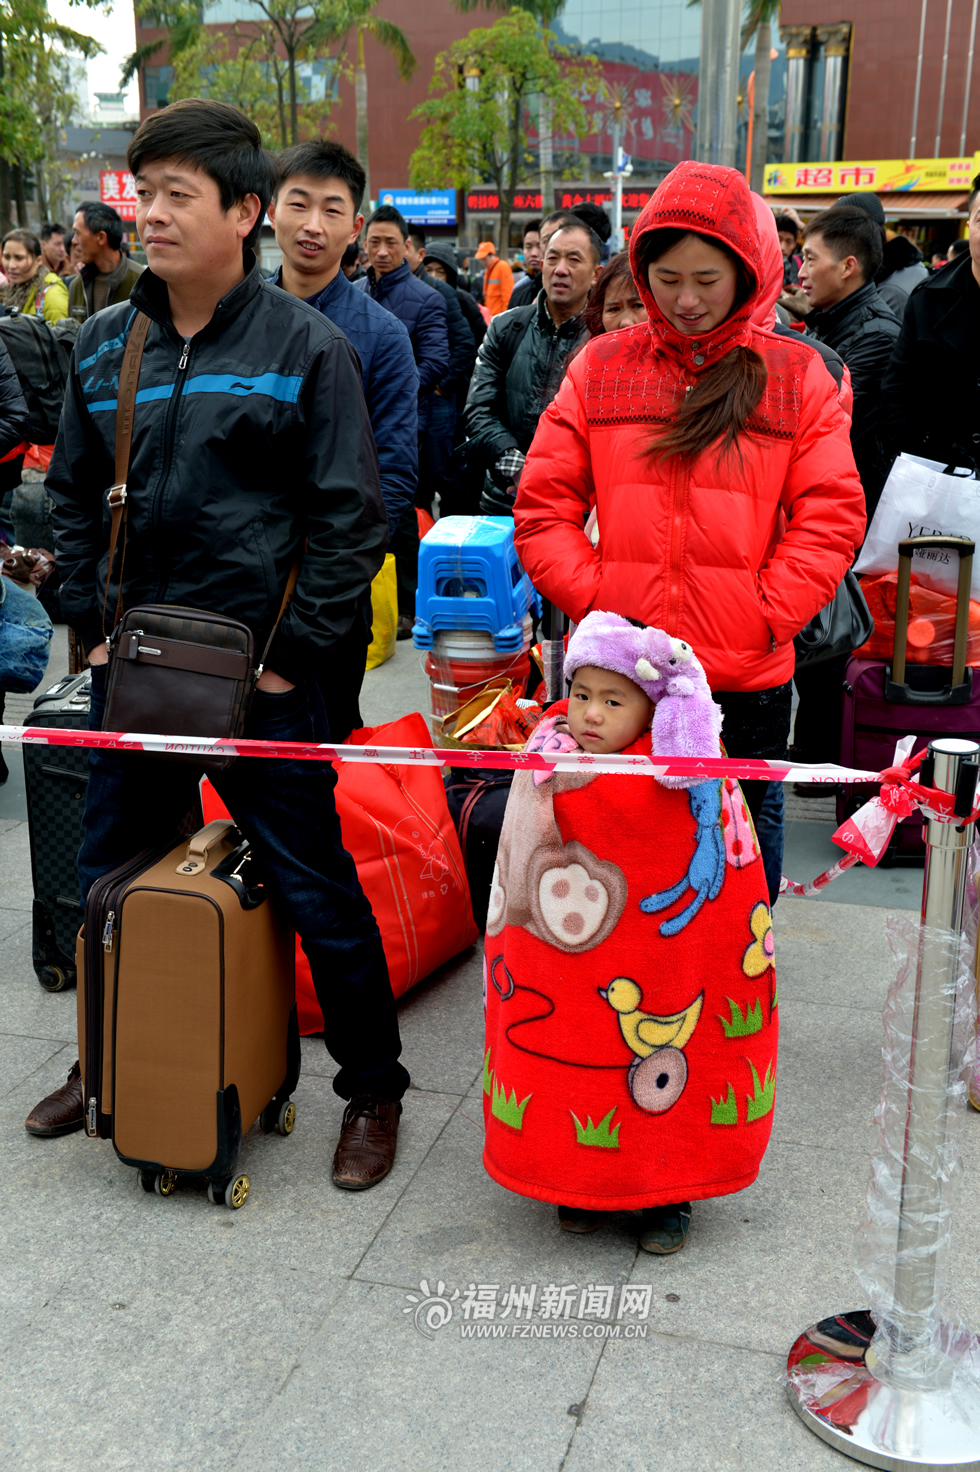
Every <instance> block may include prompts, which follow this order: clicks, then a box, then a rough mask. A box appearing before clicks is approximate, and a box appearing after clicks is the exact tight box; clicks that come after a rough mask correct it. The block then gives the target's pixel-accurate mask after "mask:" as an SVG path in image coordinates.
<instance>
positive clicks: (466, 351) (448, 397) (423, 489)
mask: <svg viewBox="0 0 980 1472" xmlns="http://www.w3.org/2000/svg"><path fill="white" fill-rule="evenodd" d="M425 253H426V247H425V231H424V230H420V229H419V227H418V226H417V225H413V226H412V227H411V229H410V230H409V232H408V236H407V239H406V241H405V259H406V261H407V262H408V265H409V269H410V270H411V272H412V274H413V275H414V276H416V277H417V278H418V280H419V281H424V282H425V284H426V286H430V287H431V288H432V290H433V291H437V292H438V293H439V295H440V296H441V297H442V299H443V301H444V302H445V303H446V320H447V326H448V329H449V367H448V369H447V370H446V372H445V374H444V375H443V376H442V378H440V379H439V380H438V381H437V383H436V385H435V388H434V389H433V393H432V402H431V404H430V406H429V414H428V424H427V426H426V430H425V433H424V434H423V435H421V436H420V438H419V484H418V493H417V495H416V505H418V506H419V507H421V508H422V510H423V511H428V512H430V513H431V512H432V511H433V509H434V508H433V501H434V499H435V497H436V496H438V497H439V507H440V515H442V516H448V515H449V514H450V513H451V512H452V511H454V510H459V509H460V508H459V507H458V506H455V505H454V502H456V500H457V498H458V490H457V486H456V476H455V473H454V471H453V445H454V444H455V441H456V417H457V412H458V410H459V409H461V408H462V405H463V404H465V403H466V394H467V391H468V390H469V386H470V376H471V374H472V372H473V364H474V363H475V362H476V340H475V338H474V336H473V333H472V332H471V331H470V327H469V323H468V322H467V320H466V318H465V316H464V315H463V309H462V307H461V306H460V303H459V298H458V296H457V295H456V288H455V287H454V286H450V284H449V283H448V281H443V280H440V278H439V277H438V276H430V275H429V273H428V272H427V271H426V269H425ZM473 305H474V308H475V309H476V311H477V312H479V310H480V309H479V307H477V306H476V303H475V302H474V303H473Z"/></svg>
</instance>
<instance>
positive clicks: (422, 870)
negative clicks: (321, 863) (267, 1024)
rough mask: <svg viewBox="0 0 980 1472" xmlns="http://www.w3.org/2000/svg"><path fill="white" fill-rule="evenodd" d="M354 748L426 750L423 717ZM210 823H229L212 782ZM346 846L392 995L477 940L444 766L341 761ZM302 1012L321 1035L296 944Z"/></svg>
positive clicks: (207, 808)
mask: <svg viewBox="0 0 980 1472" xmlns="http://www.w3.org/2000/svg"><path fill="white" fill-rule="evenodd" d="M349 741H350V743H351V744H354V745H358V746H361V745H373V744H375V743H376V744H377V745H378V746H407V747H418V746H428V744H429V728H428V726H427V725H426V723H425V718H424V717H423V716H421V715H419V714H418V712H414V713H413V714H412V715H407V716H402V717H401V719H400V720H397V721H392V722H391V723H390V724H388V725H386V726H375V727H373V728H365V729H363V730H360V731H352V732H351V734H350V737H349ZM201 798H202V802H203V807H204V814H205V817H206V818H217V817H222V816H226V809H225V807H224V806H223V804H222V802H221V800H220V798H219V797H218V794H217V793H216V792H215V790H214V788H213V787H212V786H211V784H210V783H209V782H205V783H203V784H202V792H201ZM335 800H336V803H337V815H338V817H339V818H340V828H341V833H342V835H343V840H344V847H345V848H346V849H347V851H348V853H349V854H351V855H352V857H353V859H354V862H355V863H356V865H357V873H358V878H359V879H360V881H361V886H362V888H363V890H364V893H365V894H366V895H367V898H368V902H369V903H370V905H371V908H372V910H373V911H374V914H375V918H376V919H377V922H378V928H379V930H380V931H381V941H382V944H383V945H384V951H385V958H386V959H387V962H388V973H389V975H390V977H391V989H392V991H393V993H394V994H395V996H396V997H400V996H401V995H402V994H403V992H407V991H408V989H409V987H412V986H414V985H415V983H416V982H417V981H421V980H422V979H423V978H424V977H426V976H429V975H431V973H432V972H433V971H435V969H436V967H438V966H441V965H442V964H443V963H444V962H445V961H450V960H452V958H453V956H458V955H459V953H460V951H464V950H466V948H467V946H471V945H472V944H473V942H474V941H475V940H476V938H477V929H476V926H475V925H474V923H473V914H472V910H471V908H470V891H469V885H468V884H467V881H466V870H465V868H464V866H463V856H462V854H461V853H460V848H459V839H458V838H457V836H456V829H455V827H454V826H453V820H452V818H451V817H450V816H449V808H448V806H447V803H446V791H445V788H444V786H443V781H442V772H441V770H440V768H439V767H423V766H418V767H416V766H411V767H396V766H388V765H384V764H381V763H377V764H375V763H371V764H367V763H365V764H363V765H361V764H360V763H355V762H350V763H347V762H345V763H341V764H340V765H339V766H338V768H337V786H336V789H335ZM296 1005H297V1008H298V1011H299V1028H300V1032H301V1033H302V1034H303V1035H304V1036H307V1035H308V1034H310V1033H315V1032H321V1031H322V1030H323V1014H322V1013H321V1011H320V1006H319V1003H318V1002H317V999H316V993H315V991H314V990H313V978H312V976H311V975H310V963H309V961H308V960H307V958H306V952H305V951H304V950H303V947H302V943H301V941H300V940H299V939H298V938H297V941H296Z"/></svg>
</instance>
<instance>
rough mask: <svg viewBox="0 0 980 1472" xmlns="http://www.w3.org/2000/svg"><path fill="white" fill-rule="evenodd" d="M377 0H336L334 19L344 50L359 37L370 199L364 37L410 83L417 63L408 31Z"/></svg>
mask: <svg viewBox="0 0 980 1472" xmlns="http://www.w3.org/2000/svg"><path fill="white" fill-rule="evenodd" d="M376 4H377V0H337V4H336V7H335V15H334V18H333V21H332V25H333V29H334V35H335V36H336V38H337V39H338V40H339V41H340V46H341V50H343V49H344V48H345V47H346V45H347V43H348V41H349V40H350V37H351V35H352V34H356V36H357V56H356V61H355V63H354V113H355V118H356V126H357V157H358V161H359V162H360V165H361V167H362V168H363V170H364V173H365V175H366V178H367V189H366V194H367V198H368V199H370V198H371V170H370V166H369V162H368V85H367V67H366V66H365V64H364V37H365V36H370V37H371V38H372V39H373V40H375V41H377V43H378V45H379V46H383V47H384V48H385V50H386V51H390V52H391V54H392V56H394V58H395V61H396V62H397V64H398V75H399V76H400V77H401V79H402V81H403V82H407V81H408V80H409V79H410V78H411V77H412V76H413V75H414V73H415V68H416V67H417V66H418V62H417V61H416V60H415V57H414V55H413V54H412V48H411V47H410V46H409V44H408V38H407V36H406V35H405V32H404V31H403V30H401V28H400V27H399V26H396V25H394V24H393V23H392V22H391V21H390V20H385V19H384V17H383V16H380V15H375V14H374V7H375V5H376Z"/></svg>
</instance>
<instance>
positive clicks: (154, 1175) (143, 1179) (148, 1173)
mask: <svg viewBox="0 0 980 1472" xmlns="http://www.w3.org/2000/svg"><path fill="white" fill-rule="evenodd" d="M136 1177H137V1180H138V1181H139V1183H140V1185H141V1186H142V1187H143V1190H144V1191H146V1193H147V1194H148V1195H149V1196H171V1195H173V1193H174V1191H175V1190H176V1188H177V1172H176V1171H175V1170H139V1171H137V1172H136Z"/></svg>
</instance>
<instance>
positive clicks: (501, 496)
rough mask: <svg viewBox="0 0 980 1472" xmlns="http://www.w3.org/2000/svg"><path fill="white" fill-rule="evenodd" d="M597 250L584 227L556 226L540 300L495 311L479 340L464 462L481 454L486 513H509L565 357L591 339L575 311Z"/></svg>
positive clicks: (596, 260) (593, 236) (589, 281)
mask: <svg viewBox="0 0 980 1472" xmlns="http://www.w3.org/2000/svg"><path fill="white" fill-rule="evenodd" d="M601 254H602V245H601V243H600V241H599V237H598V236H597V235H596V234H595V232H594V231H593V230H590V229H589V227H588V225H584V224H582V223H581V222H578V223H576V224H569V225H566V226H564V227H563V228H560V229H558V230H556V231H555V233H554V234H553V235H552V236H551V238H550V240H549V241H548V248H547V250H546V252H545V257H544V263H543V266H542V270H541V280H542V284H543V290H542V291H541V292H540V294H539V295H538V298H537V300H536V301H535V302H533V303H532V304H531V306H529V307H515V308H514V309H513V310H512V311H507V312H502V313H501V314H500V316H499V317H495V318H494V319H493V321H492V322H491V324H490V327H489V330H488V332H487V335H486V337H485V338H484V339H483V343H482V345H481V347H480V351H479V353H478V354H477V358H476V369H475V370H474V373H473V382H472V384H471V385H470V393H469V398H468V399H467V400H466V433H467V436H468V439H467V443H466V446H465V451H466V459H467V463H468V464H471V463H472V462H473V461H474V460H477V459H478V460H479V461H480V462H481V463H482V465H483V467H484V469H485V470H486V479H485V481H484V489H483V496H482V499H481V502H480V509H481V511H483V513H484V514H485V515H487V516H513V514H514V497H515V496H516V494H517V484H518V481H519V480H520V477H521V471H522V470H523V468H524V457H525V456H526V454H527V452H528V450H529V449H530V448H531V441H532V440H533V438H534V432H535V430H536V429H537V427H538V420H539V419H540V417H541V415H542V414H543V413H544V411H545V409H547V407H548V405H549V404H550V403H551V401H552V399H553V398H554V397H555V394H556V393H557V392H558V389H559V386H560V384H561V381H562V378H563V377H564V375H565V367H566V364H567V363H568V359H569V358H570V356H571V355H572V353H574V351H575V349H576V348H577V347H579V346H580V345H581V344H582V343H583V342H585V341H586V339H587V338H588V335H589V330H588V328H587V327H586V326H585V324H584V323H583V321H582V318H581V316H580V313H581V311H582V308H583V307H584V306H585V303H586V300H587V299H588V295H589V290H590V288H591V286H592V283H593V282H594V281H595V278H596V275H597V274H598V271H599V260H600V256H601Z"/></svg>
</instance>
